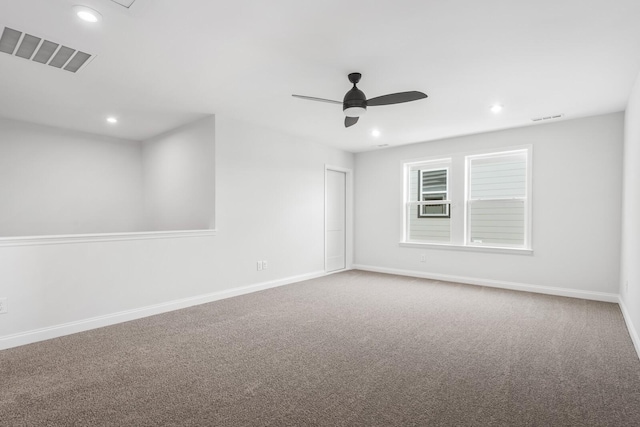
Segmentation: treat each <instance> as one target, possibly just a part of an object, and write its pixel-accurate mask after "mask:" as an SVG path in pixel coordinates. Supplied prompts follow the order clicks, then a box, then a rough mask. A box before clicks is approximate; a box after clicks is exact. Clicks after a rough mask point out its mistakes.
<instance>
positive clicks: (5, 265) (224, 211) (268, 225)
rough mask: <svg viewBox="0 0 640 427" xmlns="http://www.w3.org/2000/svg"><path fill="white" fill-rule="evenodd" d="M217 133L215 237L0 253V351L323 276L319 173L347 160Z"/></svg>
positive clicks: (277, 139)
mask: <svg viewBox="0 0 640 427" xmlns="http://www.w3.org/2000/svg"><path fill="white" fill-rule="evenodd" d="M215 126H216V154H215V156H216V170H215V175H216V177H215V179H216V192H215V197H216V228H217V234H216V235H214V236H206V237H182V238H167V239H153V240H127V241H111V242H92V243H70V244H50V245H32V246H16V247H6V246H5V247H1V246H0V266H2V267H1V268H0V297H6V298H7V301H8V304H7V305H8V310H9V312H8V313H7V314H0V342H1V341H2V340H3V337H4V339H5V340H6V339H8V338H7V337H9V338H11V337H15V336H16V335H21V334H28V333H29V332H30V331H38V330H39V329H41V328H51V327H53V326H55V325H63V324H69V323H73V322H82V321H83V320H85V319H90V318H96V317H99V316H103V317H105V318H107V317H109V316H111V315H113V314H114V313H122V312H126V311H135V310H138V309H140V308H141V307H148V306H153V305H158V304H163V303H166V302H171V301H176V300H181V299H187V298H191V297H196V296H199V295H203V294H210V293H214V292H223V291H225V290H229V289H234V288H238V287H242V286H248V285H252V284H256V283H263V282H269V281H275V280H280V279H283V278H289V277H296V276H301V275H305V274H308V273H317V272H322V271H323V270H324V172H325V171H324V165H325V164H331V165H335V166H341V167H344V168H353V155H352V154H351V153H346V152H343V151H340V150H337V149H334V148H329V147H326V146H322V145H318V144H314V143H311V142H306V141H302V140H300V139H299V138H297V137H293V136H289V135H285V134H281V133H278V132H274V131H271V130H269V129H264V128H260V127H256V126H253V125H250V124H246V123H243V122H239V121H236V120H233V119H230V118H225V117H220V116H216V123H215ZM257 260H266V261H268V266H269V267H268V269H267V270H262V271H257V269H256V261H257Z"/></svg>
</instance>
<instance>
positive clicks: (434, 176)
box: [418, 169, 449, 218]
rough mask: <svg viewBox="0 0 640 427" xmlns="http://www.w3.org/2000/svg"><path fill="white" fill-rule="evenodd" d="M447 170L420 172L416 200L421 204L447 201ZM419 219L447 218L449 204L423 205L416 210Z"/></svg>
mask: <svg viewBox="0 0 640 427" xmlns="http://www.w3.org/2000/svg"><path fill="white" fill-rule="evenodd" d="M448 175H449V170H448V169H432V170H429V169H427V170H420V171H418V176H419V177H420V185H419V187H418V192H419V195H418V200H419V201H421V202H433V201H437V200H447V199H448V197H447V182H448V180H447V178H448ZM418 217H419V218H432V217H446V218H448V217H449V204H447V203H445V204H424V205H421V206H420V209H418Z"/></svg>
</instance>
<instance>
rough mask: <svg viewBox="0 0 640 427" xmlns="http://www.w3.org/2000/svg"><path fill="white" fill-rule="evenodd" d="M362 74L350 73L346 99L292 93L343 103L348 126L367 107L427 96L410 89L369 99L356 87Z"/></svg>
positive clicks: (345, 122) (314, 99)
mask: <svg viewBox="0 0 640 427" xmlns="http://www.w3.org/2000/svg"><path fill="white" fill-rule="evenodd" d="M361 77H362V74H360V73H351V74H349V81H350V82H351V83H353V87H352V88H351V90H349V92H347V94H346V95H345V96H344V100H343V101H342V102H340V101H333V100H331V99H324V98H315V97H313V96H304V95H292V96H295V97H296V98H302V99H308V100H310V101H320V102H328V103H331V104H342V109H343V110H344V115H345V118H344V127H346V128H348V127H349V126H353V125H355V124H356V123H358V118H359V117H360V116H362V115H363V114H364V113H365V112H366V111H367V107H373V106H377V105H391V104H400V103H402V102H410V101H417V100H418V99H423V98H426V97H427V95H426V94H424V93H422V92H418V91H410V92H398V93H391V94H389V95H382V96H377V97H375V98H371V99H367V97H366V96H365V95H364V92H362V91H361V90H360V89H358V88H357V87H356V84H357V83H358V82H359V81H360V78H361Z"/></svg>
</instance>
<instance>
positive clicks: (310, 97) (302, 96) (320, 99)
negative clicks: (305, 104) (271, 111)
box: [291, 95, 342, 104]
mask: <svg viewBox="0 0 640 427" xmlns="http://www.w3.org/2000/svg"><path fill="white" fill-rule="evenodd" d="M291 96H293V97H296V98H301V99H308V100H309V101H320V102H328V103H329V104H342V102H340V101H333V100H331V99H324V98H315V97H313V96H304V95H291Z"/></svg>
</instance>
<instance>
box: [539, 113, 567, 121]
mask: <svg viewBox="0 0 640 427" xmlns="http://www.w3.org/2000/svg"><path fill="white" fill-rule="evenodd" d="M562 117H564V114H555V115H553V116H544V117H536V118H535V119H531V121H532V122H542V121H546V120H555V119H561V118H562Z"/></svg>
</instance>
